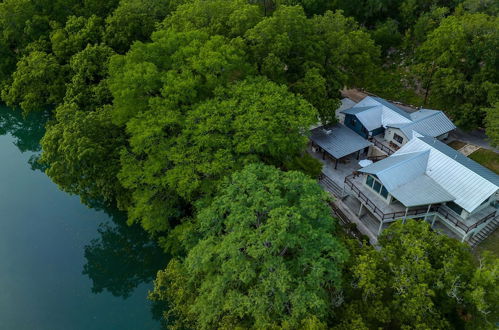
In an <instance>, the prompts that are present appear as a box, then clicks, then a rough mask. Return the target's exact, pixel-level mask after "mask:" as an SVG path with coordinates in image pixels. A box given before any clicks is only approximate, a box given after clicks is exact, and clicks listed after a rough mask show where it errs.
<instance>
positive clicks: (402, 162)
mask: <svg viewBox="0 0 499 330" xmlns="http://www.w3.org/2000/svg"><path fill="white" fill-rule="evenodd" d="M426 153H427V154H429V153H430V150H423V151H413V152H408V153H405V154H398V155H397V154H393V156H396V157H400V156H402V155H409V154H416V155H414V156H412V157H410V158H408V159H405V160H403V161H401V162H399V163H396V164H393V165H392V166H390V167H387V168H385V169H383V170H381V171H379V172H378V173H382V172H384V171H387V170H389V169H391V168H393V167H397V166H400V165H402V164H405V163H407V162H409V161H410V160H413V159H414V158H416V157H418V156H421V155H423V154H426ZM393 156H391V157H393Z"/></svg>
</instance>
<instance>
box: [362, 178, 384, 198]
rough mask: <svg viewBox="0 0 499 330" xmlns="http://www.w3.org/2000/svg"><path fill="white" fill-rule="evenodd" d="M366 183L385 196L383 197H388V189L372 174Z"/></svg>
mask: <svg viewBox="0 0 499 330" xmlns="http://www.w3.org/2000/svg"><path fill="white" fill-rule="evenodd" d="M366 185H367V186H369V188H371V189H372V190H374V191H375V192H377V193H378V194H380V195H381V196H383V198H385V199H386V198H387V197H388V190H386V188H385V186H383V185H382V184H381V182H379V181H378V180H376V179H375V178H374V177H373V176H372V175H368V176H367V178H366Z"/></svg>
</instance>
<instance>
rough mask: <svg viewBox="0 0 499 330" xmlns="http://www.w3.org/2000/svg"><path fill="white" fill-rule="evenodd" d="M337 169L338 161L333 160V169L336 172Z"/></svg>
mask: <svg viewBox="0 0 499 330" xmlns="http://www.w3.org/2000/svg"><path fill="white" fill-rule="evenodd" d="M337 168H338V159H335V161H334V169H335V170H336V169H337Z"/></svg>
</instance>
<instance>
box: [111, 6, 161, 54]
mask: <svg viewBox="0 0 499 330" xmlns="http://www.w3.org/2000/svg"><path fill="white" fill-rule="evenodd" d="M169 11H170V7H169V1H165V0H121V1H120V4H119V6H118V7H117V8H116V10H115V11H114V12H113V14H112V15H110V16H108V17H107V18H106V31H105V35H104V40H105V41H106V44H107V45H109V46H110V47H111V48H113V49H114V50H115V51H116V52H118V53H125V52H126V51H127V50H128V49H129V48H130V46H131V45H132V43H133V42H134V41H147V40H149V38H150V36H151V33H152V32H153V31H154V30H155V26H156V24H157V23H159V22H161V21H162V20H163V19H164V18H165V17H166V15H167V14H168V13H169Z"/></svg>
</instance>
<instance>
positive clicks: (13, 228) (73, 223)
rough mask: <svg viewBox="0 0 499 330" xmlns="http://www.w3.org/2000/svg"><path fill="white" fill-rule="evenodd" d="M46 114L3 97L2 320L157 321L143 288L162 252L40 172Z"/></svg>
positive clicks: (53, 329) (41, 325) (155, 324)
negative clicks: (23, 109)
mask: <svg viewBox="0 0 499 330" xmlns="http://www.w3.org/2000/svg"><path fill="white" fill-rule="evenodd" d="M46 119H47V115H46V114H45V113H37V114H34V115H31V116H29V117H28V118H23V117H22V116H21V115H20V113H19V112H18V111H14V110H11V109H8V108H6V107H1V106H0V329H1V330H4V329H5V330H10V329H12V330H25V329H26V330H45V329H47V330H59V329H60V330H73V329H74V330H79V329H82V330H83V329H85V330H94V329H96V330H100V329H103V330H104V329H105V330H113V329H120V330H125V329H133V330H141V329H160V328H161V325H160V322H159V321H158V319H159V313H158V311H159V310H161V308H158V306H154V305H153V304H151V302H149V301H148V300H147V292H148V290H150V289H151V287H152V279H153V278H154V276H155V274H156V272H157V271H158V270H159V269H161V268H164V266H165V262H166V261H167V258H166V256H165V255H163V254H162V252H161V250H160V249H159V248H158V247H157V246H156V245H155V243H154V242H151V241H150V240H149V239H148V237H147V236H146V235H145V234H144V232H143V231H142V230H141V229H140V228H137V227H128V226H127V225H126V224H125V223H124V215H123V214H121V213H120V212H118V211H116V210H99V209H95V208H90V207H87V206H85V205H83V204H82V203H80V200H79V198H78V196H71V195H68V194H66V193H64V192H63V191H61V190H60V189H59V188H58V187H57V185H55V184H54V183H53V182H52V181H51V180H50V179H49V178H48V177H47V176H46V175H45V174H44V173H43V170H42V169H41V168H40V166H38V165H37V163H36V161H35V160H36V157H37V155H39V153H40V145H39V141H40V138H41V137H42V136H43V133H44V123H45V121H46Z"/></svg>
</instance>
